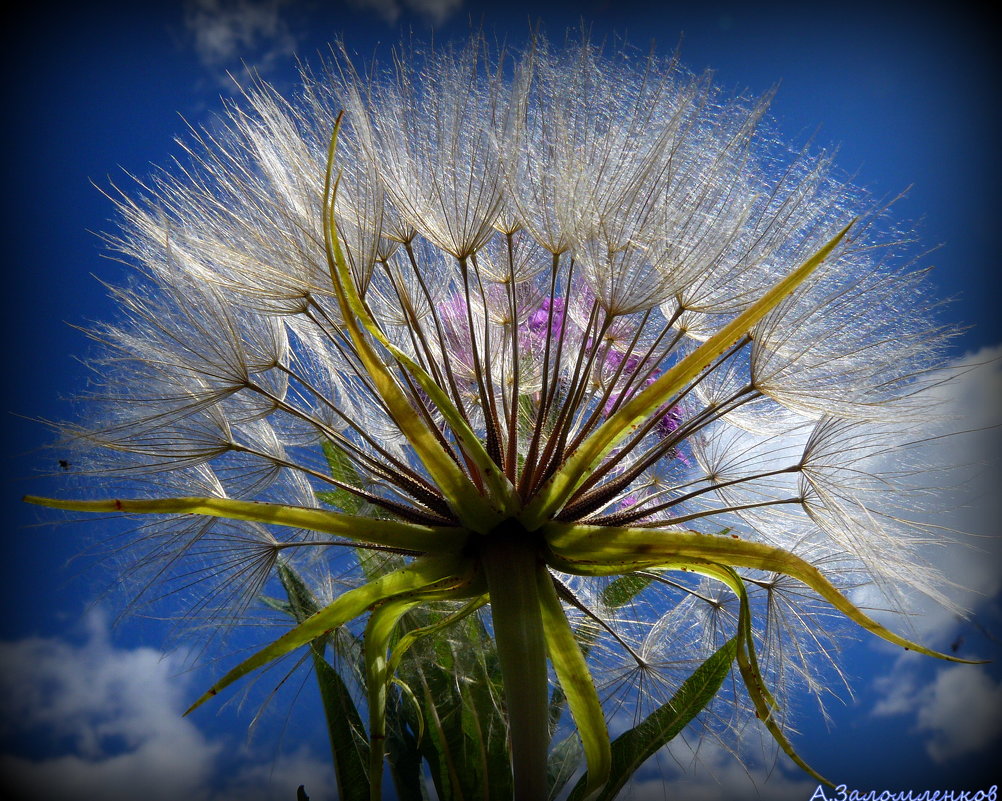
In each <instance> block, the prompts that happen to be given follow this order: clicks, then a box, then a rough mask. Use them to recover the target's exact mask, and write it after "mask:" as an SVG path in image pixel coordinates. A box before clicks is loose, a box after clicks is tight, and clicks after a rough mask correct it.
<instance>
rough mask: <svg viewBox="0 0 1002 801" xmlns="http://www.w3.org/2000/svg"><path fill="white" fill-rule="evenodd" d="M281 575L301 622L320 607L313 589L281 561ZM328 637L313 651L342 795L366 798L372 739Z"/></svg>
mask: <svg viewBox="0 0 1002 801" xmlns="http://www.w3.org/2000/svg"><path fill="white" fill-rule="evenodd" d="M278 577H279V580H280V581H281V582H282V586H283V588H284V589H285V592H286V595H287V596H288V598H289V600H288V603H286V604H285V606H286V607H287V608H288V610H289V613H290V614H291V615H292V616H293V617H294V618H295V619H296V621H297V622H299V623H302V622H303V621H304V620H306V619H307V618H309V617H310V616H311V615H314V614H316V612H317V611H319V604H318V603H317V601H316V599H315V598H314V596H313V593H311V592H310V589H309V587H307V586H306V584H305V582H303V580H302V578H301V577H300V576H299V575H298V574H297V573H296V572H295V571H294V570H293V569H292V568H291V567H290V566H289V565H287V564H285V563H284V562H279V564H278ZM328 639H329V637H326V636H324V637H318V638H317V639H315V640H313V641H312V642H311V643H310V651H311V656H312V658H313V669H314V672H315V673H316V677H317V685H318V687H319V689H320V700H321V702H322V704H323V707H324V717H325V718H326V721H327V735H328V738H329V739H330V746H331V754H332V756H333V759H334V776H335V778H336V780H337V788H338V798H341V799H343V801H366V799H368V797H369V773H368V760H369V741H368V738H367V736H366V733H365V727H364V726H363V725H362V716H361V715H360V714H359V711H358V708H357V707H356V706H355V703H354V701H353V700H352V696H351V692H350V690H349V689H348V686H347V684H346V683H345V681H344V679H343V678H342V676H341V674H340V673H339V672H338V671H337V670H335V669H334V667H333V666H331V664H330V663H329V662H328V661H327V659H326V657H325V655H324V650H325V647H326V645H327V640H328Z"/></svg>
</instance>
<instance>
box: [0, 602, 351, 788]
mask: <svg viewBox="0 0 1002 801" xmlns="http://www.w3.org/2000/svg"><path fill="white" fill-rule="evenodd" d="M85 627H86V637H85V640H84V642H83V643H82V644H75V643H70V642H67V641H65V640H62V639H57V638H42V637H33V638H27V639H23V640H18V641H15V642H0V737H2V738H3V740H4V741H5V742H9V743H18V742H20V741H27V742H32V743H35V744H40V745H41V748H40V752H41V753H44V754H45V755H44V756H38V755H37V752H36V755H35V756H26V755H25V752H24V751H23V750H22V749H20V748H17V749H16V750H17V751H18V752H19V753H5V754H0V797H4V798H7V797H13V798H19V799H25V801H50V799H71V798H93V799H100V801H134V800H135V799H136V798H142V799H144V801H177V799H185V801H237V799H240V801H279V799H281V801H288V799H290V798H294V797H295V789H296V787H297V786H298V785H299V784H305V785H306V786H307V788H308V790H309V791H310V793H311V795H312V796H313V797H314V798H325V797H332V796H333V793H334V789H333V780H332V777H331V769H330V765H329V764H328V763H327V762H325V761H323V760H318V759H316V758H314V757H313V756H312V755H311V753H310V752H309V751H308V750H307V749H306V748H301V749H300V750H298V751H297V752H295V753H293V754H286V755H282V756H280V757H278V758H276V757H275V755H274V752H268V751H265V752H264V753H258V752H255V751H253V750H249V749H247V748H245V749H243V751H242V752H241V753H239V754H232V753H229V752H231V751H233V750H234V748H233V746H232V745H230V744H229V742H228V740H227V741H226V742H224V740H223V739H222V738H217V739H215V740H214V739H211V738H209V737H207V736H206V735H205V734H203V733H202V732H201V731H200V730H199V729H198V728H197V726H196V725H195V724H194V723H193V722H192V720H191V719H190V718H183V717H182V716H181V715H182V713H183V711H184V709H185V707H186V702H187V701H190V700H191V697H192V687H191V685H192V683H193V682H192V676H191V675H190V674H186V673H183V672H182V665H181V660H180V659H179V658H177V657H170V656H164V655H163V654H161V653H160V652H159V651H156V650H153V649H151V648H120V647H116V646H115V645H113V644H112V643H111V641H110V635H109V631H108V626H107V622H106V620H105V618H104V617H103V616H102V615H101V614H99V613H92V614H91V615H89V616H88V617H87V619H86V621H85ZM233 739H234V740H235V741H237V742H239V740H240V737H239V736H238V737H235V738H233Z"/></svg>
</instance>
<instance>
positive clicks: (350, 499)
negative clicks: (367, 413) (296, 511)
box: [316, 439, 365, 515]
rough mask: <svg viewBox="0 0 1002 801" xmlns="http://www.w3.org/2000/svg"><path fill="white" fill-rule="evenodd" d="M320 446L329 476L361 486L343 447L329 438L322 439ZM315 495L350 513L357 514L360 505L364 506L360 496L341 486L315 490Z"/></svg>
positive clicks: (344, 482) (354, 485)
mask: <svg viewBox="0 0 1002 801" xmlns="http://www.w3.org/2000/svg"><path fill="white" fill-rule="evenodd" d="M322 447H323V450H324V457H325V458H326V459H327V468H328V470H329V471H330V474H331V478H333V479H334V480H335V481H340V482H341V483H342V484H348V485H349V486H352V487H359V486H361V484H362V482H361V479H360V476H359V475H358V471H357V470H356V469H355V465H353V464H352V462H351V459H350V458H349V456H348V454H347V453H345V451H344V449H343V448H341V447H340V446H339V445H338V444H337V443H335V442H332V441H331V440H329V439H325V440H324V441H323V444H322ZM316 496H317V498H319V499H320V500H321V501H323V502H324V503H326V504H329V505H331V506H334V507H337V508H338V509H341V510H342V511H344V512H345V513H347V514H350V515H357V514H358V513H359V511H360V510H361V509H362V507H364V506H365V501H364V500H362V498H360V497H359V496H358V495H356V494H355V493H353V492H348V490H346V489H342V488H341V487H336V488H335V489H332V490H322V491H320V492H317V493H316Z"/></svg>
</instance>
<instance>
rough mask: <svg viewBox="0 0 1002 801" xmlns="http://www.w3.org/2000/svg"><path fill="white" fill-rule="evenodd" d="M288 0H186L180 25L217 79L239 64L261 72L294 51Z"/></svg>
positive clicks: (295, 44)
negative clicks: (183, 27)
mask: <svg viewBox="0 0 1002 801" xmlns="http://www.w3.org/2000/svg"><path fill="white" fill-rule="evenodd" d="M289 6H290V0H187V2H186V3H185V7H184V25H185V30H186V32H187V34H188V36H189V39H190V41H191V44H192V46H193V47H194V49H195V53H196V54H197V56H198V58H199V60H200V61H201V62H202V64H203V65H204V66H205V67H207V68H209V69H211V70H214V71H215V72H216V74H217V77H218V78H219V80H220V81H223V80H224V78H225V73H226V71H227V70H229V71H239V70H240V69H241V68H242V65H243V64H246V65H247V67H249V68H251V69H254V70H256V71H258V72H260V73H265V72H267V71H268V70H269V69H270V68H271V67H272V66H274V65H275V63H276V62H278V61H279V60H281V59H283V58H290V57H292V56H293V55H294V54H295V52H296V47H297V37H296V36H295V35H294V33H293V30H292V28H291V26H290V23H289V20H288V18H287V11H288V9H289Z"/></svg>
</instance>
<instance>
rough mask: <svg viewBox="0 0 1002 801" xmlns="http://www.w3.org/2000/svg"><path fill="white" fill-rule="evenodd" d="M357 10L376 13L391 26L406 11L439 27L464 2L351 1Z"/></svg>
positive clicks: (448, 0) (413, 0) (414, 0)
mask: <svg viewBox="0 0 1002 801" xmlns="http://www.w3.org/2000/svg"><path fill="white" fill-rule="evenodd" d="M350 2H351V4H352V5H353V6H355V7H356V8H360V9H365V10H368V11H375V12H376V13H377V14H378V15H379V16H380V17H382V18H383V19H384V20H385V21H386V22H388V23H390V24H391V25H392V24H393V23H395V22H396V21H397V20H398V19H399V18H400V15H401V14H402V13H403V12H404V10H405V9H406V10H407V11H411V12H413V13H415V14H419V15H421V16H423V17H425V18H427V19H428V21H429V22H431V23H433V24H435V25H438V24H441V23H442V22H445V20H446V19H448V18H449V17H450V16H451V15H452V13H453V12H454V11H456V10H457V9H458V8H459V7H460V6H461V5H462V4H463V0H350Z"/></svg>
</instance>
